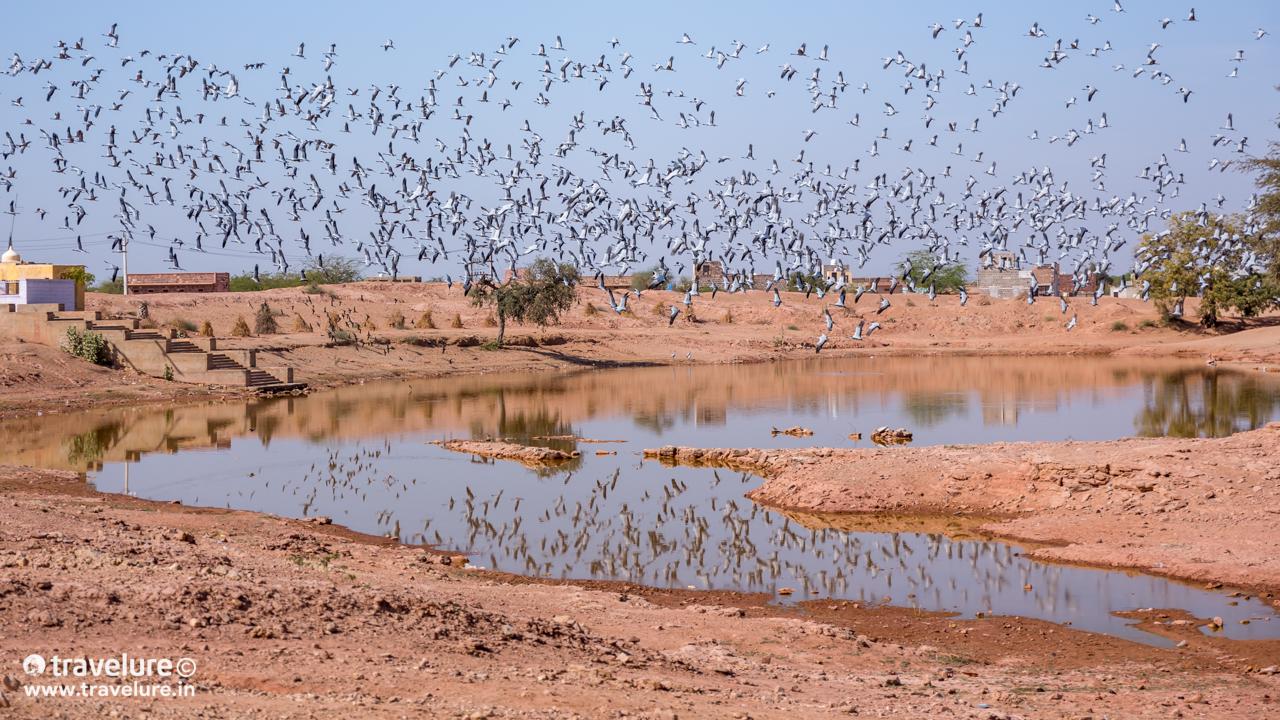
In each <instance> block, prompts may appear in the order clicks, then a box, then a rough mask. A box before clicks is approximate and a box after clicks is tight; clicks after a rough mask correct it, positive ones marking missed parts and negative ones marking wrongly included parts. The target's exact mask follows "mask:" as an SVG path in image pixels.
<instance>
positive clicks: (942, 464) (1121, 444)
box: [655, 422, 1280, 606]
mask: <svg viewBox="0 0 1280 720" xmlns="http://www.w3.org/2000/svg"><path fill="white" fill-rule="evenodd" d="M655 456H659V458H660V459H661V458H662V457H667V458H670V459H671V460H673V461H679V462H681V463H686V462H687V463H693V464H696V463H699V462H707V460H704V458H707V459H711V458H715V459H717V460H716V461H717V462H728V461H729V459H732V460H733V461H734V462H739V463H742V462H747V463H750V464H752V466H753V468H754V469H755V470H756V471H757V472H759V473H761V474H763V475H765V476H766V477H767V480H766V481H765V483H764V484H763V485H762V486H761V487H760V488H758V489H756V490H753V491H752V492H750V493H748V494H747V496H748V497H749V498H751V499H752V500H755V501H756V502H760V503H763V504H766V505H771V506H774V507H778V508H783V509H788V510H797V511H803V512H807V513H822V514H833V513H906V514H911V513H919V514H964V515H989V516H997V517H1001V518H1005V520H1004V521H1003V522H993V523H988V524H986V525H983V526H982V527H981V528H980V530H981V531H982V532H984V533H986V534H988V535H991V536H993V537H998V538H1005V539H1009V540H1023V541H1029V542H1032V543H1036V544H1039V545H1047V546H1051V547H1042V548H1040V549H1037V550H1034V551H1033V552H1031V553H1028V555H1029V556H1030V557H1034V558H1037V559H1042V560H1050V561H1055V562H1064V563H1072V564H1080V565H1088V566H1095V567H1106V568H1130V569H1135V570H1140V571H1142V572H1145V573H1150V574H1153V575H1161V576H1166V577H1171V578H1177V579H1181V580H1189V581H1194V582H1201V583H1205V584H1208V585H1214V584H1218V583H1221V584H1224V585H1228V586H1232V587H1237V588H1240V589H1245V590H1249V591H1251V592H1253V593H1254V594H1258V595H1261V596H1264V597H1268V598H1270V599H1269V602H1271V603H1272V604H1273V606H1274V605H1275V604H1276V599H1275V598H1274V597H1272V596H1273V595H1276V594H1280V462H1277V460H1276V458H1278V457H1280V423H1274V422H1273V423H1270V424H1269V425H1267V427H1266V428H1264V429H1260V430H1255V431H1252V432H1244V433H1239V434H1236V435H1233V436H1231V437H1227V438H1220V439H1209V440H1205V439H1176V438H1126V439H1124V440H1120V441H1114V442H1096V443H1078V442H1065V443H995V444H992V445H981V446H977V445H947V446H939V447H926V448H910V447H888V448H877V449H865V450H846V449H831V448H809V449H805V450H790V451H787V450H770V451H762V450H755V449H749V450H717V449H702V450H695V449H690V448H673V449H670V450H669V451H668V454H667V455H665V456H662V455H660V454H659V453H656V452H655Z"/></svg>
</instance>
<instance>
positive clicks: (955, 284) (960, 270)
mask: <svg viewBox="0 0 1280 720" xmlns="http://www.w3.org/2000/svg"><path fill="white" fill-rule="evenodd" d="M908 263H910V265H911V272H910V273H906V270H907V264H908ZM930 270H933V274H931V275H929V277H928V278H927V279H926V278H925V274H926V273H928V272H929V271H930ZM893 273H894V275H896V276H897V277H902V275H903V274H904V273H906V274H907V276H908V277H909V278H911V283H912V284H913V285H915V286H916V290H918V291H920V292H924V291H927V290H928V289H929V286H930V285H933V289H934V290H936V291H937V292H940V293H957V292H960V290H961V288H963V287H964V286H965V285H968V284H969V283H970V282H971V281H970V279H969V268H967V267H965V266H964V265H961V264H960V263H946V264H942V263H939V262H938V256H937V255H934V254H933V253H931V252H929V251H928V250H913V251H911V252H909V253H907V254H905V255H903V256H902V259H901V260H899V261H898V263H897V264H896V265H894V266H893Z"/></svg>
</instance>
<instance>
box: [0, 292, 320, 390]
mask: <svg viewBox="0 0 1280 720" xmlns="http://www.w3.org/2000/svg"><path fill="white" fill-rule="evenodd" d="M73 327H74V328H76V329H77V330H80V331H82V332H83V331H93V332H96V333H99V334H101V335H102V336H103V338H104V339H106V341H107V343H108V344H109V345H110V347H111V355H112V359H113V360H114V361H115V363H116V364H117V365H120V366H123V367H128V368H132V369H133V370H136V371H138V372H140V373H142V374H144V375H150V376H152V377H165V375H166V374H168V375H171V376H172V379H173V380H176V381H178V382H187V383H199V384H202V385H227V386H234V387H252V388H257V389H259V390H262V389H270V388H271V387H272V386H275V385H288V386H290V387H291V388H292V387H297V384H296V383H294V382H293V368H290V367H270V368H260V367H258V358H257V351H255V350H220V349H219V348H218V341H217V338H206V337H199V338H179V337H178V333H177V331H176V330H171V329H165V328H160V329H140V328H139V327H138V321H137V320H133V319H127V320H120V319H105V320H104V319H103V318H102V317H101V313H100V312H98V311H95V310H89V311H76V312H66V311H63V310H61V309H60V306H57V305H0V339H7V340H21V341H23V342H34V343H40V344H42V345H51V346H53V347H61V346H62V343H63V342H64V340H65V339H66V337H67V330H68V329H69V328H73Z"/></svg>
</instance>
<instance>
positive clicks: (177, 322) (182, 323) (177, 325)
mask: <svg viewBox="0 0 1280 720" xmlns="http://www.w3.org/2000/svg"><path fill="white" fill-rule="evenodd" d="M164 326H165V327H167V328H173V329H174V330H181V331H183V332H195V331H196V324H195V323H193V322H191V321H190V320H183V319H182V318H171V319H170V320H169V321H168V322H166V323H165V324H164Z"/></svg>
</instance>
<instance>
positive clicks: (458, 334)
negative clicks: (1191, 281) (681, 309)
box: [0, 282, 1280, 417]
mask: <svg viewBox="0 0 1280 720" xmlns="http://www.w3.org/2000/svg"><path fill="white" fill-rule="evenodd" d="M599 292H600V291H599V290H595V289H581V290H579V302H578V304H577V305H576V306H575V307H574V309H573V310H571V311H570V312H569V313H568V314H567V315H566V316H564V317H563V318H562V319H561V322H560V323H559V324H558V325H556V326H553V327H550V328H545V329H539V328H536V327H521V326H517V325H512V326H509V327H508V328H507V330H508V334H507V347H505V348H504V349H502V350H499V351H492V350H485V349H483V348H481V347H480V346H481V345H482V344H483V343H484V342H485V341H488V340H491V339H493V338H494V337H495V336H496V335H497V331H496V329H494V328H489V327H485V325H484V320H485V318H486V317H488V315H489V314H490V310H489V309H488V308H477V307H472V306H471V305H470V302H469V301H468V299H467V298H465V297H464V296H463V295H462V291H461V287H460V286H457V285H455V286H454V288H453V289H452V290H450V289H448V288H447V287H446V286H445V285H444V284H443V283H421V284H404V283H397V284H391V283H377V282H360V283H350V284H347V285H333V286H325V293H323V294H316V295H309V294H307V293H305V292H303V290H302V289H301V288H287V289H278V290H265V291H262V292H255V293H216V294H170V295H147V296H131V297H125V296H122V295H102V294H97V293H89V294H88V295H87V296H86V303H87V307H88V309H89V310H101V311H103V312H104V313H105V314H106V315H107V316H115V317H136V314H137V312H138V310H139V307H140V306H141V304H142V302H144V301H145V302H146V303H147V304H148V307H149V312H150V318H151V319H152V320H153V321H155V322H156V323H157V324H158V325H161V326H164V325H168V324H170V323H172V322H174V321H179V320H181V321H186V322H190V323H194V324H196V325H201V324H203V323H204V322H206V321H207V322H209V323H210V324H211V325H212V326H213V329H214V332H215V334H216V335H217V336H218V340H219V346H220V347H223V348H226V349H256V350H258V351H259V360H258V364H259V365H262V366H264V367H266V366H272V367H278V366H292V367H293V368H295V379H296V380H298V381H300V382H306V383H309V384H310V385H311V386H312V387H314V388H326V387H335V386H339V385H343V384H348V383H351V382H353V381H358V380H361V379H366V380H367V379H374V378H389V377H433V376H443V375H457V374H466V373H484V372H494V371H515V370H545V369H554V368H566V367H573V366H591V367H607V366H616V365H641V364H665V363H683V362H689V360H686V354H691V355H692V358H691V360H692V361H693V362H698V363H706V362H713V363H714V362H762V361H771V360H778V359H783V358H788V357H802V356H805V355H807V354H812V352H813V348H814V341H815V340H816V339H817V337H818V335H819V334H821V333H824V332H826V325H825V323H824V321H823V309H824V308H827V309H830V310H831V311H832V316H833V318H834V319H835V321H836V323H837V324H838V325H837V328H836V331H835V332H833V333H829V335H830V336H831V340H829V341H828V343H827V344H826V346H825V347H824V348H823V351H822V352H823V354H824V355H834V356H840V355H849V354H879V355H886V354H913V355H919V354H931V353H972V354H981V355H997V354H1112V353H1119V354H1138V355H1152V356H1168V357H1194V358H1203V359H1217V360H1218V361H1220V362H1236V363H1242V364H1247V365H1251V366H1257V367H1261V366H1266V365H1268V364H1270V365H1273V366H1280V313H1271V314H1268V315H1266V316H1263V317H1261V318H1253V319H1247V320H1244V319H1228V320H1226V321H1224V322H1223V323H1222V325H1221V326H1220V327H1219V328H1218V329H1217V330H1214V331H1208V330H1204V329H1203V328H1201V327H1200V326H1199V325H1197V324H1193V323H1184V322H1180V321H1179V322H1175V323H1173V324H1171V325H1170V326H1169V327H1160V322H1159V321H1160V318H1159V315H1158V313H1157V311H1156V308H1155V307H1154V304H1153V303H1143V302H1141V301H1139V300H1122V299H1113V298H1103V299H1101V300H1100V301H1099V304H1098V306H1097V307H1093V306H1090V305H1089V304H1088V299H1087V298H1084V299H1081V298H1076V299H1074V300H1073V302H1072V303H1071V310H1070V311H1069V312H1068V313H1067V314H1066V315H1063V314H1062V313H1061V308H1060V306H1058V305H1054V304H1053V303H1050V302H1049V301H1046V300H1041V301H1039V302H1037V303H1036V304H1035V305H1027V303H1026V302H1025V301H1023V300H991V299H989V298H971V299H970V301H969V303H968V304H967V305H966V306H965V307H960V305H959V299H958V298H957V297H951V296H939V297H938V298H937V300H935V301H933V302H930V301H929V300H928V298H926V297H924V296H921V295H910V296H908V295H894V296H891V298H890V299H891V302H892V303H893V304H892V306H891V307H890V309H889V310H887V311H885V312H884V313H882V314H877V313H876V310H875V303H873V302H871V300H869V299H867V298H863V300H862V302H861V303H860V304H858V305H852V299H851V297H850V299H849V300H847V302H848V303H850V304H851V307H850V308H848V309H840V308H830V303H832V302H834V301H835V298H834V297H832V296H830V295H829V296H827V297H826V298H824V299H819V298H818V297H817V296H816V295H812V296H810V297H809V298H807V299H806V298H805V297H804V295H802V294H800V293H785V294H784V296H783V297H784V302H783V305H782V306H781V307H779V308H775V307H773V304H772V303H771V302H769V301H767V299H766V298H765V295H764V294H763V293H751V292H749V293H745V294H743V293H737V294H734V295H729V294H727V293H717V294H716V296H715V298H711V297H710V294H709V293H708V294H706V295H704V296H702V297H701V298H695V300H694V303H695V305H696V307H698V308H699V310H698V313H697V315H698V317H700V318H721V319H720V320H700V321H698V322H686V321H684V320H681V321H680V322H677V323H676V324H675V325H674V326H668V325H667V323H666V321H665V320H664V319H662V318H658V317H655V316H652V315H650V314H648V313H642V314H638V315H634V316H620V315H617V314H615V313H612V312H606V313H602V314H599V315H595V316H587V315H585V314H584V309H585V307H586V305H587V303H588V302H591V301H596V300H598V298H597V295H598V294H599ZM644 297H645V299H644V303H649V302H650V301H651V300H652V301H654V302H657V301H661V302H663V303H666V304H668V305H669V304H672V303H677V302H679V301H680V300H681V299H682V298H683V294H681V293H676V292H669V291H649V292H646V293H645V296H644ZM262 302H267V303H268V304H269V305H270V306H271V307H272V308H273V309H274V310H276V311H278V312H283V313H284V315H283V316H281V317H278V318H277V319H276V325H277V326H279V327H281V328H293V327H295V325H294V319H295V318H301V319H302V320H303V321H305V322H307V323H308V324H309V325H310V327H311V328H312V329H313V332H299V333H294V332H288V333H279V334H274V335H268V336H257V337H246V338H235V337H229V335H230V333H231V328H232V326H233V325H234V324H235V321H236V318H237V317H239V316H242V315H243V316H246V317H249V316H251V315H252V314H253V313H254V312H256V310H257V308H258V306H259V304H261V303H262ZM1196 303H1197V300H1196V299H1195V298H1192V299H1189V300H1188V301H1187V315H1188V317H1193V316H1194V313H1195V308H1196V307H1197V305H1196ZM428 309H431V310H432V313H433V316H434V317H435V318H436V324H437V325H439V326H440V327H441V328H442V329H438V330H417V329H412V326H413V324H414V322H416V321H417V319H418V318H419V316H421V315H422V313H423V312H425V311H426V310H428ZM397 312H399V313H401V314H402V315H403V316H404V318H405V319H406V322H407V328H408V329H403V330H400V329H395V328H390V327H389V326H388V320H390V318H391V316H392V315H393V314H395V313H397ZM130 313H132V315H131V314H130ZM730 313H731V314H732V317H733V322H731V323H728V322H724V320H723V318H724V317H726V316H727V315H729V314H730ZM330 314H332V315H333V316H334V318H335V319H337V321H338V324H337V328H338V329H339V330H342V331H344V332H347V333H349V334H350V337H351V340H350V341H344V342H342V343H335V342H333V339H332V338H331V337H330V336H329V335H328V334H327V332H326V331H327V329H328V327H329V316H330ZM453 315H457V316H459V317H460V318H461V320H462V326H463V327H462V328H460V329H454V328H447V327H445V326H446V325H447V324H448V323H447V322H445V321H444V320H443V318H447V317H451V316H453ZM1072 315H1078V317H1079V325H1078V326H1077V327H1076V328H1075V329H1074V330H1072V331H1070V332H1068V331H1067V330H1066V322H1067V320H1069V319H1070V317H1071V316H1072ZM859 320H866V321H867V322H868V323H870V322H872V321H876V322H879V323H880V324H881V329H879V330H877V331H876V332H875V333H874V334H873V335H872V336H871V338H870V339H869V341H867V342H858V341H856V340H851V339H848V337H847V335H849V334H852V332H853V329H854V328H855V327H856V326H857V323H858V321H859ZM1117 323H1120V324H1119V325H1117ZM370 327H373V328H375V329H368V328H370ZM791 327H795V328H798V329H797V330H791V329H789V328H791ZM347 343H349V344H347ZM33 353H34V354H33ZM673 353H674V355H675V357H674V358H673V357H672V354H673ZM0 357H3V358H5V359H6V360H8V358H10V357H12V358H15V359H14V360H9V361H8V362H6V365H11V366H13V368H15V369H7V368H6V369H4V370H0V397H2V399H0V415H2V416H5V417H13V416H22V415H31V414H35V413H37V412H46V411H54V410H61V411H66V410H67V409H81V408H86V407H97V406H101V405H103V404H112V403H140V402H145V401H147V400H153V399H163V400H166V401H169V402H175V401H183V400H185V399H187V398H188V397H194V396H201V397H204V396H209V395H217V396H232V395H243V394H245V391H244V390H243V389H235V388H206V387H199V386H188V385H184V384H182V383H170V382H165V381H163V380H159V379H155V378H147V377H139V376H137V375H136V374H134V373H131V372H124V371H106V370H102V369H99V368H95V367H93V366H91V365H89V364H87V363H83V362H81V361H78V360H71V359H69V358H66V357H65V355H64V354H62V353H59V352H57V351H56V349H53V348H49V349H47V350H46V349H34V350H33V349H32V346H28V345H24V344H22V343H0ZM1272 369H1280V367H1276V368H1272ZM33 377H38V378H39V382H38V383H33V382H30V379H31V378H33Z"/></svg>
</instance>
